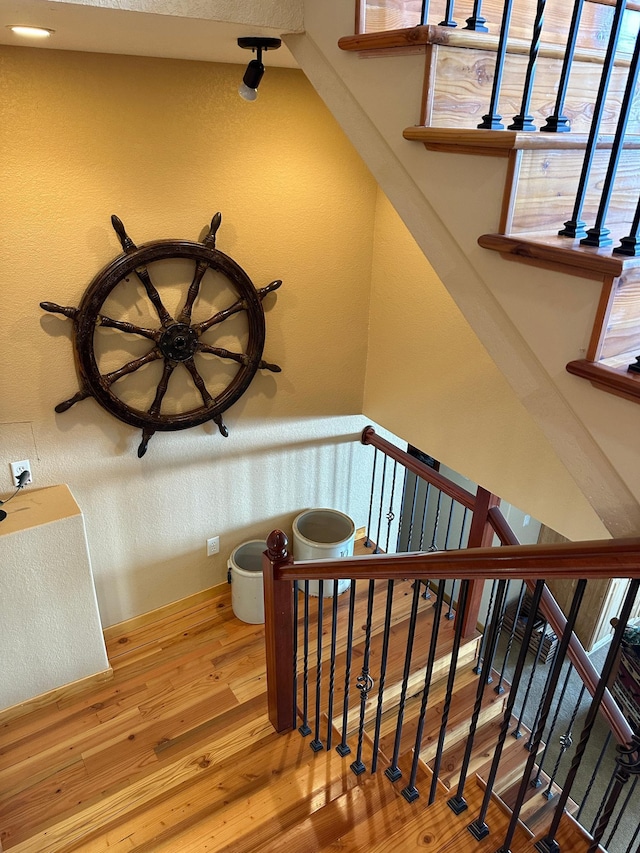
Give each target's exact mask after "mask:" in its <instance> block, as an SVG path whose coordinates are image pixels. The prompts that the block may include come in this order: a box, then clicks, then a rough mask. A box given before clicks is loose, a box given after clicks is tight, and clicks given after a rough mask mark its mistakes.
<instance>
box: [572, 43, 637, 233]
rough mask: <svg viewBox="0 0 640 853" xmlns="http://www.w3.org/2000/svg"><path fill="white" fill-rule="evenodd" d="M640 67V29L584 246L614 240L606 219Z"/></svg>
mask: <svg viewBox="0 0 640 853" xmlns="http://www.w3.org/2000/svg"><path fill="white" fill-rule="evenodd" d="M639 68H640V31H638V34H637V36H636V43H635V46H634V48H633V56H632V57H631V64H630V66H629V74H628V76H627V85H626V86H625V90H624V95H623V97H622V104H621V105H620V115H619V116H618V124H617V125H616V132H615V136H614V137H613V144H612V146H611V154H610V155H609V164H608V166H607V174H606V175H605V179H604V185H603V187H602V195H601V196H600V204H599V205H598V212H597V214H596V221H595V224H594V226H593V228H588V229H587V236H586V237H584V238H583V239H582V240H580V244H581V245H582V246H610V245H612V243H613V240H612V239H611V238H610V237H609V234H610V233H611V232H610V231H609V229H608V228H605V225H604V223H605V220H606V218H607V213H608V211H609V204H610V202H611V194H612V192H613V185H614V183H615V179H616V175H617V173H618V166H619V165H620V155H621V154H622V150H623V148H624V139H625V134H626V132H627V124H628V123H629V114H630V112H631V102H632V101H633V96H634V93H635V90H636V83H637V82H638V69H639Z"/></svg>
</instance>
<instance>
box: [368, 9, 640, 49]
mask: <svg viewBox="0 0 640 853" xmlns="http://www.w3.org/2000/svg"><path fill="white" fill-rule="evenodd" d="M361 3H362V5H366V12H365V30H364V31H366V32H370V33H380V32H385V31H392V30H399V29H403V28H408V27H416V26H418V25H419V23H420V15H421V10H422V2H421V0H394V2H390V0H361ZM627 5H628V9H627V13H626V15H625V19H624V20H623V31H622V35H621V42H620V48H621V50H622V51H623V52H625V53H627V54H630V53H631V51H632V50H633V39H634V34H635V32H636V31H637V26H638V17H639V14H640V13H638V11H637V9H636V10H634V9H633V8H630V7H632V5H633V4H631V3H629V4H627ZM635 6H636V7H637V6H638V4H637V3H636V4H635ZM568 8H570V7H568V5H567V3H566V2H565V0H549V2H548V3H547V5H546V8H545V16H544V40H545V42H547V43H553V44H556V45H559V46H561V47H562V48H564V46H565V44H566V33H567V28H568V22H569V12H568ZM472 9H473V2H472V0H463V2H460V0H458V2H457V3H456V4H455V20H456V22H457V24H458V26H457V27H456V30H455V31H456V32H461V31H463V29H464V27H465V21H466V19H467V18H468V17H470V15H471V12H472ZM502 9H503V0H485V2H484V3H483V4H482V16H483V17H484V18H485V19H486V21H487V23H486V26H487V27H488V28H489V31H490V33H492V34H495V35H497V34H498V33H499V31H500V22H501V19H502ZM535 14H536V0H517V2H516V3H515V4H514V8H513V12H512V16H511V27H510V29H509V33H510V36H511V37H512V38H520V39H530V38H531V22H532V21H533V20H534V18H535ZM444 16H445V2H444V0H435V2H434V0H432V2H431V3H430V4H429V20H428V23H430V24H438V23H440V22H441V21H442V20H443V19H444ZM612 18H613V9H612V8H611V6H607V5H601V4H599V3H585V5H584V8H583V12H582V16H581V22H580V35H579V38H578V47H579V48H580V47H581V48H586V49H591V50H599V51H603V50H604V45H605V44H606V38H607V35H608V33H609V32H610V30H611V20H612ZM476 35H481V34H479V33H478V34H476Z"/></svg>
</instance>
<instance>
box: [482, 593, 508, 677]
mask: <svg viewBox="0 0 640 853" xmlns="http://www.w3.org/2000/svg"><path fill="white" fill-rule="evenodd" d="M510 586H511V581H507V586H506V589H505V593H504V600H503V602H502V605H501V607H500V613H499V616H498V628H497V633H496V636H495V639H494V641H493V647H492V650H491V660H490V661H489V675H488V676H487V684H491V682H492V681H493V676H492V675H491V673H492V672H493V664H494V661H495V658H496V654H497V652H498V641H499V639H500V634H501V633H502V623H503V622H504V611H505V607H506V602H507V599H508V597H509V587H510Z"/></svg>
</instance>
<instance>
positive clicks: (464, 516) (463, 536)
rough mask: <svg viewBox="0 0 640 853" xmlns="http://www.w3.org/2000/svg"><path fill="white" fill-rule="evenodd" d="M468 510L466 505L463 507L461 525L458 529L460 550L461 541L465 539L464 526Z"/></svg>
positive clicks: (460, 547) (459, 547)
mask: <svg viewBox="0 0 640 853" xmlns="http://www.w3.org/2000/svg"><path fill="white" fill-rule="evenodd" d="M468 512H469V509H468V507H465V508H464V512H463V513H462V527H461V529H460V541H459V542H458V550H462V548H463V547H464V545H463V543H464V541H465V534H466V533H467V531H466V530H465V526H466V523H467V513H468Z"/></svg>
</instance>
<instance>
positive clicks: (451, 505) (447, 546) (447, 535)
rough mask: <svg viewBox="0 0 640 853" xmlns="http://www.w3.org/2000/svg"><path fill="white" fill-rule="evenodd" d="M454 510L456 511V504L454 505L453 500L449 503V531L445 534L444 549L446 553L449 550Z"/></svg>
mask: <svg viewBox="0 0 640 853" xmlns="http://www.w3.org/2000/svg"><path fill="white" fill-rule="evenodd" d="M453 510H454V503H453V498H451V499H450V503H449V518H448V520H447V530H446V533H445V534H444V548H443V550H444V551H446V550H447V549H448V548H449V533H450V532H451V521H452V519H453Z"/></svg>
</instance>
